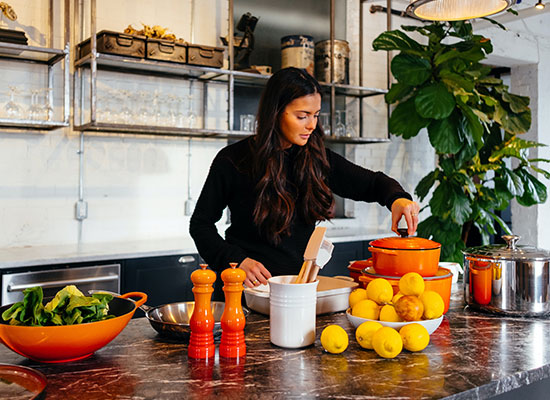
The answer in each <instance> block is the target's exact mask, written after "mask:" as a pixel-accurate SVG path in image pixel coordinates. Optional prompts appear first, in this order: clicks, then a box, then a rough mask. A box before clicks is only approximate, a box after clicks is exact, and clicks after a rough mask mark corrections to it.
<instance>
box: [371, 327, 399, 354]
mask: <svg viewBox="0 0 550 400" xmlns="http://www.w3.org/2000/svg"><path fill="white" fill-rule="evenodd" d="M372 347H373V348H374V351H376V354H378V355H379V356H380V357H384V358H395V357H396V356H397V355H398V354H399V353H401V350H403V340H402V339H401V336H400V335H399V333H398V332H397V331H396V330H395V329H393V328H390V327H389V326H384V327H383V328H380V329H378V330H377V331H376V332H374V335H373V336H372Z"/></svg>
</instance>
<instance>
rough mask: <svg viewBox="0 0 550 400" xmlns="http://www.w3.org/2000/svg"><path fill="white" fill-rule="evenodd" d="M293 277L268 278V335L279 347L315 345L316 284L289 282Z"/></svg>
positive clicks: (293, 279)
mask: <svg viewBox="0 0 550 400" xmlns="http://www.w3.org/2000/svg"><path fill="white" fill-rule="evenodd" d="M295 280H296V276H295V275H283V276H275V277H272V278H269V280H268V283H269V292H270V294H269V336H270V340H271V343H273V344H274V345H277V346H280V347H286V348H300V347H305V346H309V345H311V344H313V342H315V317H316V304H317V285H318V284H319V281H318V280H317V281H315V282H311V283H292V282H294V281H295Z"/></svg>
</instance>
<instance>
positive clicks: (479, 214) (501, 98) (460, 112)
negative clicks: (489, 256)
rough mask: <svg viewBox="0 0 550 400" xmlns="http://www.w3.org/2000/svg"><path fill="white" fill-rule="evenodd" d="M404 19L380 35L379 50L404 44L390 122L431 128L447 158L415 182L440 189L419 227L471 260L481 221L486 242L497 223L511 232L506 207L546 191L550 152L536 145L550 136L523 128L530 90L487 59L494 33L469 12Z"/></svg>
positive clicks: (395, 66)
mask: <svg viewBox="0 0 550 400" xmlns="http://www.w3.org/2000/svg"><path fill="white" fill-rule="evenodd" d="M401 28H402V30H392V31H387V32H384V33H382V34H381V35H379V36H378V37H377V38H376V39H375V40H374V42H373V47H374V50H385V51H399V53H398V54H397V55H396V56H395V57H393V59H392V62H391V72H392V74H393V76H394V78H395V80H396V82H395V83H393V84H392V85H391V87H390V89H389V91H388V93H387V94H386V96H385V99H386V102H387V103H389V104H395V108H394V109H393V112H392V113H391V116H390V119H389V130H390V132H391V133H392V134H394V135H396V136H401V137H403V138H404V139H410V138H412V137H414V136H416V135H418V134H419V132H420V131H421V130H422V129H423V128H426V129H427V134H428V137H429V140H430V143H431V145H432V146H433V148H434V149H435V152H436V154H437V161H438V162H437V166H436V168H435V169H434V170H433V171H431V172H430V173H428V174H427V175H426V176H425V177H424V178H422V180H421V181H420V182H419V183H418V185H417V186H416V189H415V193H416V195H417V196H418V197H419V199H420V200H424V199H425V198H427V197H428V196H430V195H431V198H429V202H428V207H429V208H430V211H431V216H430V217H428V218H427V219H426V220H424V221H422V222H421V223H420V224H419V226H418V234H419V235H420V236H423V237H431V238H433V239H434V240H436V241H438V242H439V243H441V244H442V256H441V257H442V259H443V260H447V261H458V262H462V253H461V250H462V249H464V248H465V246H466V242H467V239H468V234H469V232H470V230H471V228H472V226H475V227H476V228H477V229H478V230H479V232H480V234H481V236H482V241H483V243H485V244H486V243H488V242H489V239H490V235H491V234H496V229H495V227H496V225H495V223H496V224H498V225H500V226H501V227H502V229H503V231H505V232H506V233H511V232H510V228H509V227H508V226H507V224H506V223H505V222H504V221H503V220H502V219H501V218H500V217H499V216H498V214H497V212H498V211H499V210H504V209H505V208H506V207H507V206H508V205H509V203H510V201H511V200H512V199H514V198H515V199H516V200H517V201H518V203H519V204H521V205H523V206H531V205H534V204H537V203H543V202H545V201H546V198H547V191H546V186H545V185H544V184H543V183H542V182H540V181H539V180H538V179H537V177H536V176H535V175H536V173H540V174H542V175H544V176H545V177H546V178H550V173H549V172H548V171H547V170H544V169H542V168H540V167H538V166H537V163H541V162H550V160H547V159H532V158H529V149H531V148H535V147H537V146H543V145H542V144H540V143H537V142H534V141H529V140H525V139H521V138H520V135H521V134H522V133H525V132H527V131H528V130H529V127H530V125H531V110H530V108H529V98H528V97H525V96H519V95H516V94H512V93H510V92H509V91H508V86H506V85H504V84H503V82H502V80H501V79H498V78H496V77H493V76H491V68H490V67H489V66H487V65H484V64H482V63H481V61H483V60H484V59H485V58H486V57H487V55H488V54H490V53H491V52H492V50H493V48H492V44H491V41H490V40H489V39H487V38H485V37H483V36H481V35H475V34H474V33H473V31H472V26H471V24H470V23H469V22H464V21H461V22H450V23H441V22H433V23H431V24H430V25H425V26H402V27H401ZM406 32H416V33H418V34H420V35H421V36H424V37H425V39H424V40H423V41H422V42H419V41H416V40H414V39H413V38H412V37H410V36H409V35H408V34H407V33H406ZM512 160H515V161H514V163H512Z"/></svg>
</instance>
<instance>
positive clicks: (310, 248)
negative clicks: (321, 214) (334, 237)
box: [294, 226, 327, 283]
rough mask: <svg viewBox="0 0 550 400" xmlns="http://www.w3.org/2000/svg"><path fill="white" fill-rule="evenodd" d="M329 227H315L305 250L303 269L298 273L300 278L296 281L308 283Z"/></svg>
mask: <svg viewBox="0 0 550 400" xmlns="http://www.w3.org/2000/svg"><path fill="white" fill-rule="evenodd" d="M326 231H327V228H325V227H323V226H318V227H316V228H315V230H314V231H313V233H312V234H311V237H310V238H309V241H308V242H307V246H306V251H304V263H303V264H302V269H301V270H300V273H299V274H298V278H296V281H295V282H294V283H306V282H307V281H308V279H309V275H310V273H311V267H312V266H313V263H314V262H315V260H316V259H317V254H318V253H319V249H320V248H321V245H322V244H323V239H324V238H325V233H326Z"/></svg>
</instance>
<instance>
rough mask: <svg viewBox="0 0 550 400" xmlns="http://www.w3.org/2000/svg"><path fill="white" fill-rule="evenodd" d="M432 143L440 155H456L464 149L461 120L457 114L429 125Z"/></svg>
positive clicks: (454, 113)
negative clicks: (461, 138)
mask: <svg viewBox="0 0 550 400" xmlns="http://www.w3.org/2000/svg"><path fill="white" fill-rule="evenodd" d="M428 136H429V138H430V143H431V144H432V146H433V147H434V149H435V150H436V151H437V152H439V153H450V154H455V153H457V152H458V151H459V150H460V149H461V148H462V141H461V140H460V120H459V116H458V113H457V112H453V113H452V114H451V115H450V116H449V117H447V118H444V119H440V120H433V121H432V122H431V123H430V125H428Z"/></svg>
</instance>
